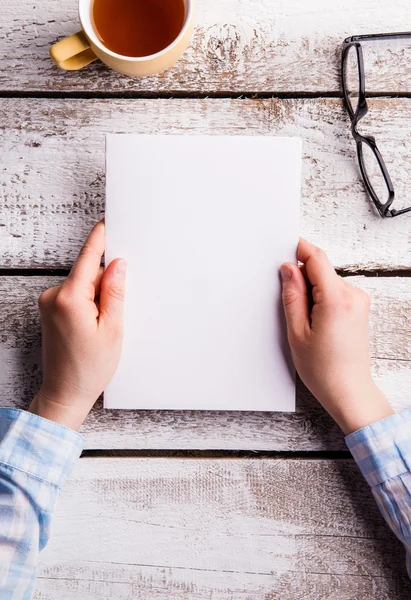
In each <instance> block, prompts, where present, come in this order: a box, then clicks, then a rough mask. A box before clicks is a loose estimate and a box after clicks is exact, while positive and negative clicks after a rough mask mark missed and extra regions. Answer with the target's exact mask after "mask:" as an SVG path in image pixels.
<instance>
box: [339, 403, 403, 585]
mask: <svg viewBox="0 0 411 600" xmlns="http://www.w3.org/2000/svg"><path fill="white" fill-rule="evenodd" d="M346 441H347V445H348V447H349V449H350V451H351V453H352V455H353V456H354V458H355V460H356V462H357V464H358V466H359V467H360V469H361V472H362V474H363V475H364V477H365V478H366V480H367V482H368V483H369V485H370V486H371V489H372V493H373V495H374V497H375V499H376V501H377V504H378V506H379V508H380V510H381V513H382V515H383V516H384V518H385V520H386V521H387V523H388V525H389V526H390V528H391V529H392V530H393V532H394V533H395V535H396V536H397V537H398V538H399V539H400V540H401V542H402V543H403V544H404V547H405V550H406V553H407V569H408V573H409V575H410V577H411V409H407V410H405V411H402V412H400V413H397V414H394V415H392V416H390V417H388V418H385V419H382V420H380V421H378V422H376V423H373V424H371V425H369V426H366V427H364V428H363V429H360V430H359V431H356V432H354V433H352V434H351V435H348V436H347V438H346Z"/></svg>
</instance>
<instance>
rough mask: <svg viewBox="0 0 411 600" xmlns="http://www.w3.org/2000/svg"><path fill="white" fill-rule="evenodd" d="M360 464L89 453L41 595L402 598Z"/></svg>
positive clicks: (392, 548) (46, 558) (399, 552)
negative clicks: (89, 455) (151, 457)
mask: <svg viewBox="0 0 411 600" xmlns="http://www.w3.org/2000/svg"><path fill="white" fill-rule="evenodd" d="M410 591H411V584H410V582H409V581H408V579H407V577H406V575H405V562H404V551H403V548H402V546H401V545H400V543H399V542H398V541H397V540H396V539H394V536H393V535H392V534H390V533H389V531H388V528H387V527H386V525H385V523H384V522H383V519H382V517H381V515H380V513H379V511H378V509H377V507H376V505H375V502H374V499H373V497H372V495H371V492H370V491H369V489H368V486H367V484H366V483H365V482H364V481H363V479H362V477H361V475H360V473H359V472H358V470H357V467H356V465H355V464H354V463H353V461H309V460H293V461H284V460H260V459H257V460H189V459H188V460H181V459H125V458H105V459H96V458H87V459H81V460H80V462H79V464H78V465H77V468H76V470H75V473H74V474H73V476H72V478H71V480H70V481H69V483H68V484H67V486H66V488H65V489H64V491H63V493H62V496H61V500H60V503H59V507H58V510H57V515H56V518H55V521H54V528H53V535H52V540H51V543H50V545H49V547H48V548H47V549H46V550H45V552H44V553H43V554H42V558H41V567H40V573H39V583H38V590H37V593H36V595H35V598H37V599H40V598H41V599H42V600H45V599H53V600H54V598H59V599H60V598H61V599H62V600H71V599H73V600H74V598H76V599H77V598H81V599H82V600H97V599H98V600H101V599H104V598H107V599H108V598H110V599H112V598H113V597H116V598H118V599H119V600H126V599H127V600H131V599H133V600H136V599H137V600H138V599H141V600H143V599H144V600H147V599H149V600H160V599H164V600H165V599H167V600H168V599H170V598H173V599H175V600H205V599H209V598H212V599H214V600H238V599H240V600H257V599H258V600H274V598H279V597H281V598H283V597H284V598H290V599H292V600H303V599H304V600H325V599H334V598H338V600H353V599H354V598H356V599H357V598H367V600H372V599H374V598H375V599H376V600H377V599H378V600H405V599H406V598H409V594H410Z"/></svg>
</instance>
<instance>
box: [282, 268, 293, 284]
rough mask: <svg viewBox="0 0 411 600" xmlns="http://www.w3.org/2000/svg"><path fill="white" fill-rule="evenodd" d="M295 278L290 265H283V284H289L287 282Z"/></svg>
mask: <svg viewBox="0 0 411 600" xmlns="http://www.w3.org/2000/svg"><path fill="white" fill-rule="evenodd" d="M292 276H293V272H292V270H291V269H290V267H289V265H287V264H286V265H282V266H281V279H282V280H283V283H287V281H290V279H291V278H292Z"/></svg>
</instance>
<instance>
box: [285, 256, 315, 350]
mask: <svg viewBox="0 0 411 600" xmlns="http://www.w3.org/2000/svg"><path fill="white" fill-rule="evenodd" d="M281 279H282V282H283V292H282V297H283V306H284V312H285V318H286V321H287V330H288V336H289V338H291V339H292V338H300V339H301V338H302V337H303V336H304V334H305V333H306V332H307V331H308V330H309V329H310V309H309V301H308V290H307V284H306V281H305V279H304V275H303V273H302V272H301V270H300V269H299V268H298V267H297V265H293V264H292V263H285V264H283V265H282V267H281Z"/></svg>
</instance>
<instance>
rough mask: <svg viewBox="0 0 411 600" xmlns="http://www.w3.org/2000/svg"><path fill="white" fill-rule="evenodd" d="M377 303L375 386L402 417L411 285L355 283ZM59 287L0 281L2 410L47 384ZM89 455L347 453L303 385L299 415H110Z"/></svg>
mask: <svg viewBox="0 0 411 600" xmlns="http://www.w3.org/2000/svg"><path fill="white" fill-rule="evenodd" d="M349 280H350V281H352V282H353V283H354V284H355V285H358V286H360V287H361V288H363V289H364V290H366V291H367V292H368V293H369V294H370V296H371V298H372V308H371V319H370V320H371V352H372V356H373V370H374V373H375V377H376V381H377V383H378V384H379V385H380V386H381V387H382V389H383V390H384V391H385V392H386V394H387V396H388V398H389V399H390V401H391V403H392V404H393V406H394V407H395V408H396V409H401V408H404V407H406V406H411V369H410V361H411V327H410V320H411V278H408V277H404V278H397V277H386V278H383V277H379V278H376V277H368V278H367V277H351V278H349ZM58 281H59V279H56V278H50V277H1V278H0V398H1V399H0V404H1V405H2V406H10V405H11V406H17V407H20V408H25V407H27V405H28V403H29V401H30V399H31V398H32V397H33V395H34V394H35V392H36V391H37V389H38V386H39V384H40V380H41V373H40V370H41V365H40V362H41V361H40V343H41V340H40V327H39V318H38V314H37V306H36V304H37V297H38V296H39V294H40V293H41V291H43V290H44V289H46V288H47V287H50V286H51V285H55V284H56V283H57V282H58ZM130 393H132V391H130ZM82 431H83V433H84V435H85V436H86V440H87V447H88V448H89V449H110V448H120V449H121V448H126V449H202V450H204V449H226V450H227V449H230V450H342V449H346V447H345V444H344V439H343V435H342V433H341V432H340V431H339V429H338V427H337V426H336V425H335V424H334V423H332V421H331V419H330V418H329V417H328V415H326V414H325V412H324V411H323V410H322V408H321V407H320V406H319V405H318V403H317V402H316V401H315V400H314V399H313V398H312V397H311V396H310V395H309V394H308V392H307V390H306V389H305V388H304V387H303V386H302V384H301V383H299V384H298V386H297V411H296V413H294V414H293V413H277V414H276V413H268V414H267V413H230V412H207V411H206V412H196V411H186V412H178V411H177V412H176V411H108V410H104V409H103V408H102V403H101V401H100V402H99V403H98V404H97V406H96V407H95V408H94V409H93V411H92V413H91V414H90V416H89V417H88V419H87V420H86V423H85V425H84V427H83V430H82Z"/></svg>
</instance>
